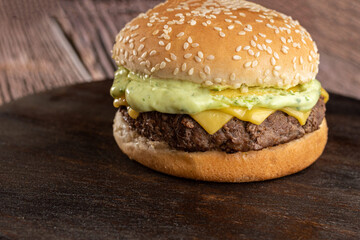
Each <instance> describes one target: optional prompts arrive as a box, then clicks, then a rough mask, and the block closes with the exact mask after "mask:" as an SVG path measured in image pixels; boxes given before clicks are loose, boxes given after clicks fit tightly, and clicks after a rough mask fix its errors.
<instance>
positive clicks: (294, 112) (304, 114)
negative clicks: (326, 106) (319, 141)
mask: <svg viewBox="0 0 360 240" xmlns="http://www.w3.org/2000/svg"><path fill="white" fill-rule="evenodd" d="M280 111H283V112H284V113H287V114H288V115H289V116H292V117H294V118H296V119H297V120H298V121H299V123H300V124H301V125H305V123H306V120H307V119H308V117H309V115H310V113H311V110H310V111H307V112H301V111H297V110H295V109H293V108H289V107H286V108H282V109H280Z"/></svg>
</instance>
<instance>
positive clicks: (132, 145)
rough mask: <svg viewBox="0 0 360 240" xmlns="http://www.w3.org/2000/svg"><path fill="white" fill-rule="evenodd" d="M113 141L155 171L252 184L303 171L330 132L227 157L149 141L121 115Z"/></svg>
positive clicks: (323, 126)
mask: <svg viewBox="0 0 360 240" xmlns="http://www.w3.org/2000/svg"><path fill="white" fill-rule="evenodd" d="M113 130H114V137H115V140H116V142H117V144H118V145H119V147H120V148H121V150H122V151H123V152H124V153H125V154H127V155H128V156H129V158H130V159H133V160H135V161H137V162H139V163H141V164H143V165H145V166H147V167H149V168H151V169H153V170H156V171H159V172H162V173H166V174H169V175H174V176H177V177H183V178H189V179H195V180H203V181H213V182H252V181H263V180H268V179H273V178H279V177H283V176H286V175H290V174H293V173H296V172H299V171H301V170H303V169H304V168H306V167H308V166H310V165H311V164H312V163H313V162H315V160H316V159H317V158H318V157H319V156H320V155H321V154H322V152H323V150H324V148H325V145H326V142H327V133H328V128H327V124H326V120H325V119H324V120H323V122H322V124H321V125H320V129H318V130H317V131H315V132H312V133H309V134H306V135H305V136H304V137H302V138H300V139H297V140H293V141H291V142H289V143H285V144H281V145H278V146H275V147H269V148H265V149H262V150H260V151H249V152H237V153H233V154H228V153H225V152H219V151H208V152H184V151H180V150H174V149H171V148H169V146H168V145H167V144H166V143H165V142H158V141H150V140H148V139H147V138H145V137H143V136H140V135H139V134H138V133H137V132H135V131H133V130H131V129H130V128H129V126H128V124H127V123H126V122H125V121H124V120H123V117H122V115H121V113H120V112H117V114H116V116H115V119H114V125H113Z"/></svg>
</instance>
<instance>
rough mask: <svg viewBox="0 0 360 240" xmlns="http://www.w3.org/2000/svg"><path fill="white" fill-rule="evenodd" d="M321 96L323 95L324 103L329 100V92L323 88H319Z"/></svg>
mask: <svg viewBox="0 0 360 240" xmlns="http://www.w3.org/2000/svg"><path fill="white" fill-rule="evenodd" d="M321 96H323V97H324V102H325V103H327V102H328V101H329V98H330V96H329V93H328V92H327V91H326V90H325V89H323V88H321Z"/></svg>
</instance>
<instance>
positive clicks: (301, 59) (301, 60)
mask: <svg viewBox="0 0 360 240" xmlns="http://www.w3.org/2000/svg"><path fill="white" fill-rule="evenodd" d="M303 63H304V59H303V58H302V57H300V64H301V65H302V64H303Z"/></svg>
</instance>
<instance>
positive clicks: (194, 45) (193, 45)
mask: <svg viewBox="0 0 360 240" xmlns="http://www.w3.org/2000/svg"><path fill="white" fill-rule="evenodd" d="M191 46H192V47H193V48H196V47H198V46H199V44H198V43H193V44H191Z"/></svg>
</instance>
